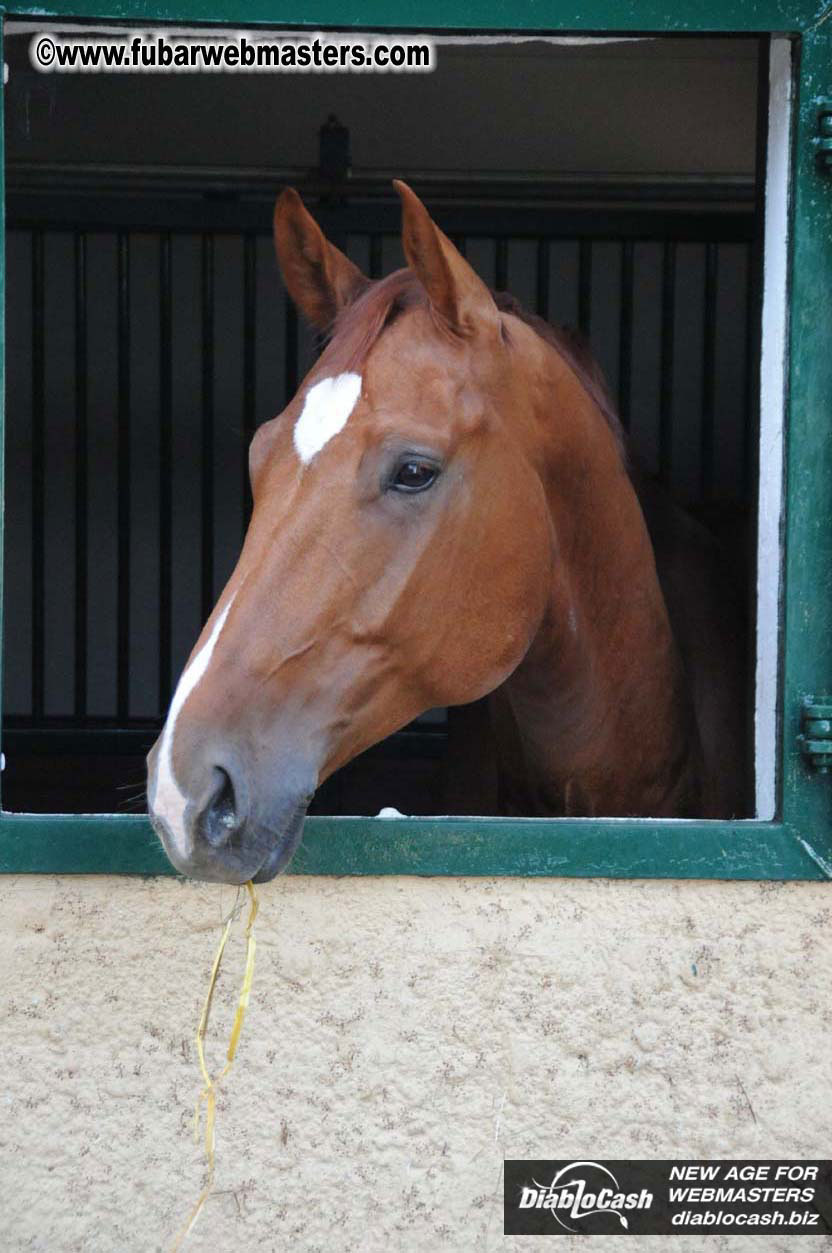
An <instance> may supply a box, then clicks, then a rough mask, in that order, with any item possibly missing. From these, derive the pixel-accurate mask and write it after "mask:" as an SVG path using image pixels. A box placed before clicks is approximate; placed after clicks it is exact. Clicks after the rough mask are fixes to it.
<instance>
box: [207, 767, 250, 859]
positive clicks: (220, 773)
mask: <svg viewBox="0 0 832 1253" xmlns="http://www.w3.org/2000/svg"><path fill="white" fill-rule="evenodd" d="M214 783H215V786H214V791H213V794H212V795H211V797H210V799H209V801H208V803H207V805H206V806H205V808H204V810H203V811H202V815H201V818H200V821H199V827H200V831H201V833H202V835H204V837H205V839H206V840H208V842H209V843H210V844H213V845H220V844H225V843H227V842H228V840H229V839H230V838H231V836H232V835H233V834H234V832H235V831H236V830H237V828H238V827H239V825H240V818H239V815H238V813H237V804H236V798H235V796H234V784H233V783H232V781H231V776H230V775H229V774H228V773H227V771H225V770H223V768H222V766H215V767H214Z"/></svg>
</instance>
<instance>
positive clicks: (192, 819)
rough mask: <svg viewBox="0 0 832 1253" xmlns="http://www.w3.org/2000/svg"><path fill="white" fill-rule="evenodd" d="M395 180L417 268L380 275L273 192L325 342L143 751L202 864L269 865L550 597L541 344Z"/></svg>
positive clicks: (285, 257)
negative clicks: (359, 765) (363, 768)
mask: <svg viewBox="0 0 832 1253" xmlns="http://www.w3.org/2000/svg"><path fill="white" fill-rule="evenodd" d="M396 188H397V191H398V193H399V195H400V197H401V201H402V208H403V223H402V242H403V247H404V253H405V257H406V259H407V263H408V264H407V268H405V269H403V270H400V271H398V272H397V273H395V274H392V275H390V276H389V277H388V278H385V279H382V280H380V281H378V282H370V281H369V280H368V279H367V278H365V277H364V275H363V274H361V272H360V271H359V270H358V269H357V268H356V267H355V266H354V265H353V264H352V262H351V261H349V260H348V259H347V257H346V256H344V255H343V253H341V252H340V251H339V250H338V249H337V248H336V247H334V246H333V245H332V244H331V243H329V242H328V241H327V240H326V239H325V237H324V235H323V234H322V232H321V231H320V229H319V228H318V226H317V224H316V223H315V221H314V220H313V218H312V217H311V216H310V215H309V214H308V212H307V211H306V210H305V208H304V207H303V204H302V202H301V200H300V197H299V196H298V195H297V193H295V192H294V191H292V190H291V189H287V190H286V191H284V192H283V194H282V195H281V196H280V198H279V199H278V201H277V205H276V208H275V215H274V237H275V246H276V251H277V256H278V260H279V263H280V266H281V269H282V273H283V277H284V281H285V283H286V287H287V289H288V291H289V293H290V295H291V297H292V299H293V300H294V302H295V303H296V305H297V306H298V308H299V309H300V311H301V312H302V313H303V314H304V315H305V317H306V318H307V319H308V320H309V321H310V322H311V323H312V325H313V326H314V327H316V328H317V329H318V330H320V331H323V332H326V333H327V334H328V336H329V339H328V343H327V346H326V348H325V350H324V351H323V352H322V354H321V356H320V357H319V359H318V360H317V362H316V363H315V365H314V366H313V368H312V369H311V371H310V372H309V374H308V375H307V377H306V378H305V379H304V381H303V383H302V384H301V386H300V388H299V390H298V392H297V394H296V395H295V397H294V398H293V400H292V401H291V403H290V404H289V405H288V406H287V407H286V409H285V410H284V411H283V412H282V413H281V414H280V415H279V416H278V417H276V418H274V419H272V420H271V421H269V422H266V423H265V424H264V425H263V426H261V427H260V428H259V430H258V431H257V433H256V435H255V437H254V439H253V441H252V444H251V450H250V475H251V486H252V493H253V500H254V507H253V512H252V517H251V523H250V525H249V528H248V531H247V534H246V537H245V541H244V544H243V548H242V552H241V554H240V558H239V561H238V562H237V565H236V568H235V570H234V572H233V574H232V575H231V577H230V579H229V580H228V583H227V585H226V587H225V588H224V590H223V592H222V594H221V596H220V598H219V600H218V602H217V605H216V607H215V608H214V610H213V612H212V614H211V616H210V617H209V619H208V621H207V623H206V624H205V627H204V629H203V631H202V634H201V635H200V637H199V638H198V640H197V642H196V644H195V646H194V649H193V652H192V654H191V656H190V659H189V661H188V664H187V666H186V668H185V671H184V673H183V675H182V678H181V679H180V682H179V685H178V687H177V689H176V693H175V695H174V698H173V701H172V704H171V707H170V711H169V713H168V717H167V720H166V723H165V726H164V728H163V730H162V733H161V735H160V737H159V739H158V740H157V742H156V744H155V745H154V747H153V749H152V750H151V752H150V754H149V757H148V797H149V809H150V816H151V819H152V822H153V825H154V827H155V829H156V831H157V832H158V834H159V836H160V837H161V839H162V842H163V844H164V846H165V849H166V851H167V853H168V855H169V857H170V859H171V861H172V862H173V863H174V865H175V866H176V867H177V868H178V869H179V870H181V871H183V872H184V873H186V874H189V875H192V876H195V877H197V878H202V879H214V880H221V881H228V882H234V883H240V882H243V881H245V880H247V879H249V878H254V879H255V880H258V881H262V880H268V879H270V878H272V876H274V875H275V874H276V873H278V871H280V870H281V869H282V868H284V867H285V865H286V864H287V862H288V861H289V859H290V858H291V856H292V853H293V852H294V850H295V848H296V847H297V845H298V842H299V840H300V836H301V833H302V828H303V821H304V816H305V813H306V809H307V807H308V804H309V802H310V799H311V797H312V795H313V793H314V792H315V789H316V788H317V787H318V786H319V784H320V783H322V782H323V781H324V780H325V779H326V778H327V777H328V776H329V775H330V774H332V772H333V771H335V770H337V769H338V768H339V767H340V766H343V765H344V764H345V763H346V762H348V761H350V760H351V759H352V758H354V757H355V756H356V755H357V754H359V753H361V752H362V751H363V750H364V749H366V748H368V747H369V746H370V745H372V744H374V743H377V742H378V741H380V740H381V739H383V738H384V737H385V736H387V735H389V734H391V733H392V732H393V731H395V730H396V729H398V728H399V727H402V726H403V725H405V724H406V723H408V722H410V721H411V720H412V719H413V718H415V717H417V716H418V715H419V714H421V713H423V712H424V711H425V710H427V709H429V708H432V707H435V706H440V705H456V704H462V703H466V702H469V701H473V700H475V699H476V698H478V697H481V696H483V695H485V694H486V693H489V692H492V691H493V690H494V689H495V688H497V687H498V686H499V685H501V684H502V683H503V682H504V681H505V680H506V678H507V676H509V675H510V674H511V673H512V672H513V671H514V670H515V668H516V667H517V666H518V664H519V663H520V662H521V660H522V659H523V657H524V655H525V654H526V652H527V650H528V649H529V646H530V643H531V641H532V640H533V638H534V636H535V634H536V632H537V631H538V628H539V625H540V621H541V617H542V615H543V613H544V610H545V606H546V600H547V596H548V595H549V594H550V579H549V578H548V572H549V570H550V569H551V567H552V565H553V560H554V544H555V541H554V535H553V532H552V526H551V520H550V517H549V514H548V512H547V508H546V500H545V493H544V487H543V482H542V467H541V465H540V464H539V463H538V456H537V452H536V449H537V448H538V447H539V441H537V440H536V439H535V438H534V425H535V422H536V421H537V420H538V419H537V417H536V413H537V411H538V409H539V405H538V404H536V403H535V401H536V389H537V390H539V389H540V388H541V387H542V383H541V377H542V376H541V372H540V366H541V361H542V358H543V356H544V354H545V352H546V351H547V349H546V346H545V345H544V343H543V341H542V340H541V339H540V337H539V335H537V334H536V333H535V332H534V330H532V329H531V328H530V327H529V326H528V325H527V324H526V323H525V322H523V321H522V320H521V319H519V318H517V317H514V316H513V315H511V314H510V313H507V312H501V310H500V309H499V308H498V306H497V304H496V303H495V300H494V297H493V296H492V294H491V292H490V291H489V289H488V288H487V287H486V285H485V284H484V283H483V282H482V281H481V279H480V278H479V277H478V276H477V275H476V273H475V272H474V270H473V269H472V268H471V266H470V265H469V264H468V263H467V262H466V260H465V259H464V258H463V257H462V256H461V254H460V253H459V252H458V250H457V249H456V248H455V247H454V246H453V244H452V243H451V242H450V240H449V239H448V238H447V237H446V236H445V235H444V234H443V233H442V231H441V230H439V228H438V227H437V226H436V224H435V223H434V222H433V221H432V219H431V217H430V215H429V214H428V212H427V210H426V209H425V207H424V205H423V204H422V203H421V201H420V200H419V199H418V198H417V197H416V195H415V194H414V193H413V192H412V191H411V190H410V189H409V188H408V187H406V186H405V185H404V184H401V183H397V184H396Z"/></svg>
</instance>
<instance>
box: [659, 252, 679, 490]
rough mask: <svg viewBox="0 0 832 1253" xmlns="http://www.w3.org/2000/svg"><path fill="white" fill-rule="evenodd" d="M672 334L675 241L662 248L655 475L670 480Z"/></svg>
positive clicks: (674, 294) (674, 327)
mask: <svg viewBox="0 0 832 1253" xmlns="http://www.w3.org/2000/svg"><path fill="white" fill-rule="evenodd" d="M675 336H676V241H675V240H673V239H666V240H665V242H664V248H663V252H662V351H661V382H660V394H659V478H660V479H661V481H662V482H663V483H669V482H670V476H671V470H672V463H673V349H674V339H675Z"/></svg>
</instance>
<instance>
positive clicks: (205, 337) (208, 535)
mask: <svg viewBox="0 0 832 1253" xmlns="http://www.w3.org/2000/svg"><path fill="white" fill-rule="evenodd" d="M201 548H202V575H201V589H202V621H203V622H204V621H205V620H206V618H207V617H208V615H209V614H210V612H211V610H212V608H213V606H214V237H213V235H211V234H209V233H208V232H206V233H205V234H204V235H203V236H202V543H201Z"/></svg>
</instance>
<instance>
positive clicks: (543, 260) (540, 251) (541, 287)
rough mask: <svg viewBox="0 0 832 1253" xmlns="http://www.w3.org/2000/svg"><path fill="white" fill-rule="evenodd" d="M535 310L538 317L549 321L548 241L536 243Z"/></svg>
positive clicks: (541, 240)
mask: <svg viewBox="0 0 832 1253" xmlns="http://www.w3.org/2000/svg"><path fill="white" fill-rule="evenodd" d="M535 308H536V312H537V314H538V316H539V317H541V318H545V319H546V320H547V322H548V320H549V241H548V239H539V240H538V241H537V290H536V294H535Z"/></svg>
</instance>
